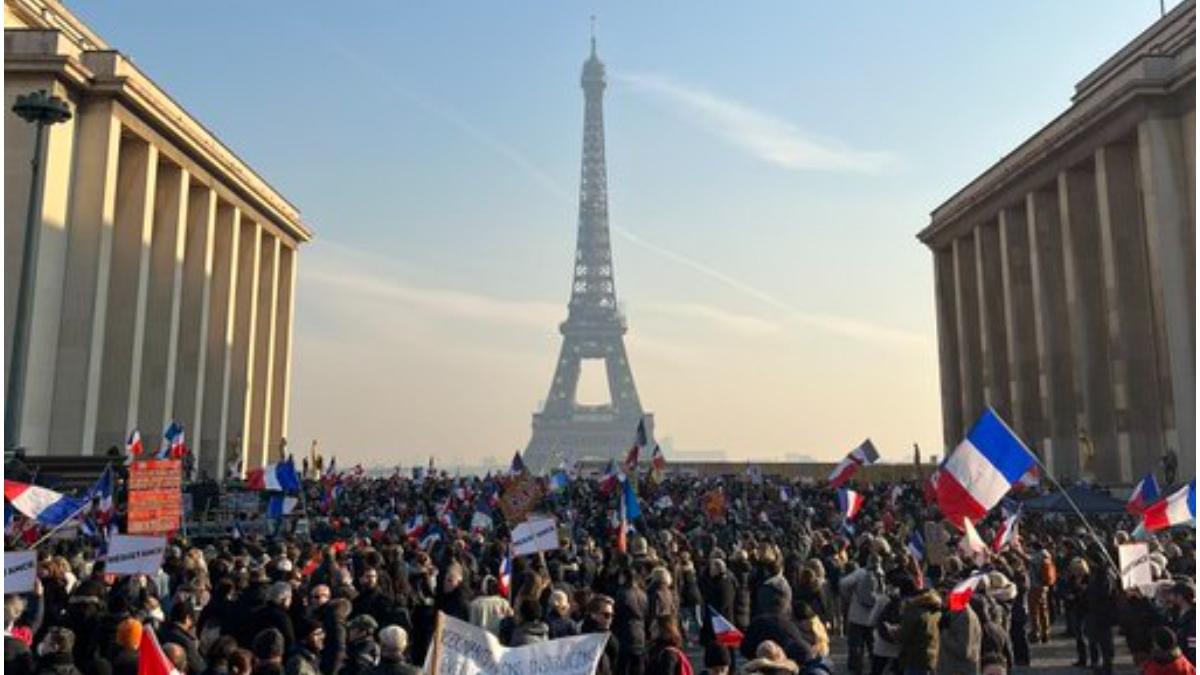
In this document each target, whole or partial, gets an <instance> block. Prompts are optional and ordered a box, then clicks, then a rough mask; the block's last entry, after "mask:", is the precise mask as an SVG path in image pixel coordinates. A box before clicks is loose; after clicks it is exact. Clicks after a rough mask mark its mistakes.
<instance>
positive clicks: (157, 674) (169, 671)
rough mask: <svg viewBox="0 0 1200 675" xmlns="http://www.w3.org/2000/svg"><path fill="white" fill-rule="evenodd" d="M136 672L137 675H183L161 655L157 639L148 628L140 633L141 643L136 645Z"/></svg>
mask: <svg viewBox="0 0 1200 675" xmlns="http://www.w3.org/2000/svg"><path fill="white" fill-rule="evenodd" d="M137 672H138V675H183V674H182V673H180V672H179V671H178V670H176V669H175V666H173V665H172V664H171V661H170V659H168V658H167V655H166V654H164V653H163V650H162V647H161V646H160V645H159V644H158V638H157V637H155V636H154V631H152V630H150V629H149V628H147V629H146V630H143V631H142V641H141V642H140V643H139V644H138V668H137Z"/></svg>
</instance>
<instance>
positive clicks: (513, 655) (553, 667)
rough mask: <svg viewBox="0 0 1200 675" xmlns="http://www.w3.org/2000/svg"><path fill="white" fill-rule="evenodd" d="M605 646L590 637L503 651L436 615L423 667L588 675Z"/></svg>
mask: <svg viewBox="0 0 1200 675" xmlns="http://www.w3.org/2000/svg"><path fill="white" fill-rule="evenodd" d="M607 643H608V634H606V633H593V634H591V635H578V636H575V637H564V638H559V639H557V640H548V641H546V642H539V643H537V644H532V645H526V646H524V647H503V646H501V645H500V640H498V639H497V638H496V636H495V635H492V634H491V633H489V632H487V631H486V630H484V629H482V628H478V627H476V626H473V625H471V624H469V623H467V622H465V621H459V620H458V619H455V618H454V617H452V616H448V615H446V614H444V613H441V612H439V613H438V627H437V629H436V630H435V631H434V636H433V640H432V641H431V642H430V644H429V651H428V653H427V654H426V655H425V664H426V668H427V672H433V673H554V674H555V675H591V674H592V673H594V672H595V671H596V664H597V663H599V661H600V656H601V655H602V654H603V653H604V645H605V644H607Z"/></svg>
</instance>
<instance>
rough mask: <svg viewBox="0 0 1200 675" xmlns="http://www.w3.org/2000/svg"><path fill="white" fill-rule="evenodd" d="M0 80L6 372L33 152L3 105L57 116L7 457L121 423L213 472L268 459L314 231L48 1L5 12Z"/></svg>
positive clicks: (277, 436) (28, 0)
mask: <svg viewBox="0 0 1200 675" xmlns="http://www.w3.org/2000/svg"><path fill="white" fill-rule="evenodd" d="M4 75H5V79H4V106H5V118H4V124H5V128H4V133H5V140H4V143H5V153H4V193H5V194H4V254H5V259H4V275H5V277H4V312H5V313H4V319H5V321H4V339H5V359H6V365H7V361H8V359H9V354H10V351H11V347H12V341H13V335H14V321H15V319H14V317H15V313H16V306H17V294H18V287H19V280H20V278H21V272H22V258H23V255H22V249H23V244H24V239H25V237H24V232H25V227H26V219H27V209H28V206H29V202H28V195H29V193H30V177H31V175H32V171H31V168H30V167H31V158H32V157H33V153H34V151H35V148H34V142H35V140H34V139H35V131H34V127H35V125H34V124H31V123H29V122H27V121H25V120H24V119H22V118H21V117H19V116H18V115H16V114H14V113H13V111H12V108H13V105H14V102H15V101H16V98H17V96H20V95H24V94H28V93H30V92H36V91H38V90H46V92H47V93H49V94H53V95H55V96H58V97H59V98H61V99H62V100H64V101H66V102H67V104H68V105H69V107H70V110H71V112H72V117H71V119H70V120H69V121H67V122H65V123H61V124H54V125H52V126H49V127H47V128H46V129H45V139H44V141H43V143H42V147H41V149H40V153H41V155H40V157H41V161H42V171H41V177H42V180H41V181H40V183H41V184H40V185H38V186H37V188H36V191H35V194H36V198H35V205H34V206H35V208H34V209H33V210H32V213H33V215H34V218H33V222H34V226H35V227H36V232H37V237H36V238H35V240H36V242H37V251H36V255H35V256H34V259H35V260H36V263H35V265H34V267H33V269H34V276H33V283H32V284H30V287H31V289H32V290H31V293H32V295H31V301H30V304H29V308H30V309H29V314H28V316H29V324H28V325H29V339H28V349H27V356H26V359H27V360H26V362H25V363H26V372H27V375H26V377H25V386H24V394H23V396H22V397H21V401H20V403H21V405H20V414H19V419H18V424H17V425H16V426H17V430H18V431H19V433H18V435H17V437H16V444H17V445H19V446H21V447H23V448H25V451H26V452H27V453H28V454H29V455H59V456H69V455H76V456H78V455H96V454H101V453H104V452H105V451H106V450H107V449H108V448H110V447H111V446H118V447H121V448H123V447H124V442H125V438H126V436H127V434H128V433H129V431H130V430H131V429H134V428H136V429H140V431H141V434H142V438H143V442H144V444H145V445H146V447H147V448H155V447H157V446H158V443H159V441H160V438H161V434H162V430H163V428H164V426H165V424H166V423H167V422H168V421H170V420H178V421H179V422H181V423H182V424H183V425H184V427H185V433H186V436H187V442H188V444H189V446H190V447H191V448H192V450H193V452H195V454H196V461H197V467H198V468H199V469H201V470H202V471H204V472H205V473H207V475H209V476H214V477H221V476H223V475H224V468H225V467H226V466H227V464H228V463H230V462H231V461H232V460H233V459H236V457H237V456H239V455H240V456H241V457H242V458H243V459H244V464H245V466H246V467H247V468H249V467H254V466H257V465H260V464H262V463H263V462H264V461H267V460H268V459H270V458H273V457H274V456H275V454H276V453H278V452H279V450H280V444H281V439H283V438H285V437H286V435H287V428H288V387H289V383H290V382H289V381H290V373H291V360H292V324H293V309H294V307H295V285H296V265H297V259H296V256H297V252H298V249H299V246H300V244H302V243H304V242H307V241H309V239H310V238H311V237H312V233H311V231H310V229H309V228H308V227H307V226H306V225H305V224H304V222H302V220H301V218H300V213H299V212H298V210H297V209H296V207H295V206H293V205H292V204H290V203H289V202H288V201H287V200H286V199H285V198H284V197H283V196H282V195H280V194H279V193H278V192H277V191H276V190H275V189H274V188H273V187H271V185H270V184H268V183H267V181H266V180H264V179H263V178H262V177H261V176H259V175H258V174H257V173H255V171H254V170H253V169H251V168H250V167H249V166H247V164H246V163H245V162H244V161H242V160H241V159H240V158H239V157H238V156H237V155H236V154H234V153H233V151H231V150H230V149H229V148H227V147H226V146H225V145H223V144H222V143H221V141H220V139H218V138H217V137H216V136H214V135H213V133H212V132H211V131H209V130H208V129H206V128H205V127H204V126H203V124H202V123H201V122H200V121H198V120H196V119H194V118H193V117H192V116H191V115H189V114H188V113H187V111H185V110H184V109H183V108H182V107H180V105H179V104H178V103H176V102H175V101H174V100H173V99H172V98H171V97H170V95H169V94H168V93H167V92H166V91H164V90H163V89H162V88H160V87H159V86H158V85H157V84H155V82H154V81H152V80H151V79H150V77H149V76H148V75H147V74H146V73H144V72H142V71H141V70H140V69H139V68H138V67H137V66H136V65H134V63H133V62H132V61H131V60H130V59H129V58H128V57H126V56H125V55H124V54H122V53H121V52H119V51H117V50H116V49H115V48H114V47H112V46H110V45H109V44H107V43H106V42H105V41H104V40H103V39H102V38H101V37H100V36H98V35H96V34H95V33H94V32H93V31H92V30H91V29H90V28H89V27H88V26H86V25H85V24H84V23H83V22H82V21H80V20H79V18H78V17H76V16H74V15H73V14H72V13H71V12H70V11H69V10H68V9H67V8H66V7H64V6H63V5H62V4H61V3H60V2H57V1H55V0H5V3H4ZM213 77H219V74H218V73H213ZM230 104H235V102H233V101H231V102H230ZM6 372H7V368H6Z"/></svg>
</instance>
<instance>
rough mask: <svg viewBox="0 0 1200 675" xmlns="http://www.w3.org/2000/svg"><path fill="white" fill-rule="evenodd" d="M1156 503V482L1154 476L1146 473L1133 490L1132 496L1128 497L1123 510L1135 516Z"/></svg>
mask: <svg viewBox="0 0 1200 675" xmlns="http://www.w3.org/2000/svg"><path fill="white" fill-rule="evenodd" d="M1156 501H1158V480H1157V479H1155V478H1154V474H1152V473H1148V474H1146V477H1145V478H1143V479H1142V480H1141V481H1140V482H1139V483H1138V484H1137V487H1135V488H1134V489H1133V494H1131V495H1129V501H1128V502H1126V504H1125V510H1126V511H1128V512H1130V513H1132V514H1133V515H1135V516H1136V515H1138V514H1139V513H1141V512H1143V511H1145V510H1146V507H1147V506H1149V505H1151V504H1153V503H1154V502H1156Z"/></svg>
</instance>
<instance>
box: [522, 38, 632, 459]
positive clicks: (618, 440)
mask: <svg viewBox="0 0 1200 675" xmlns="http://www.w3.org/2000/svg"><path fill="white" fill-rule="evenodd" d="M580 80H581V81H580V83H581V85H582V87H583V94H584V112H583V169H582V173H581V177H580V182H579V230H578V235H577V236H578V239H577V242H576V247H575V274H574V281H573V283H572V285H571V302H570V304H569V305H568V313H567V320H566V321H564V322H563V323H562V324H560V325H559V331H560V332H561V333H562V335H563V342H562V350H561V352H560V353H559V356H558V364H557V366H556V367H555V370H554V379H553V380H551V382H550V394H549V396H547V398H546V402H545V405H544V406H543V408H542V410H541V412H536V413H534V414H533V435H532V437H531V438H530V439H529V445H528V446H527V447H526V449H525V456H524V459H525V463H526V464H527V465H529V466H530V467H532V468H544V467H548V466H550V465H552V464H556V463H558V462H559V461H562V460H579V459H608V458H610V457H614V456H617V455H618V454H622V453H624V452H625V451H627V450H628V449H629V448H630V446H631V445H632V443H633V441H634V437H635V435H636V431H637V426H638V423H639V422H640V421H642V420H643V419H644V420H645V425H646V437H647V439H653V438H654V416H653V415H652V414H647V413H645V412H644V411H643V410H642V403H641V400H640V399H639V398H638V394H637V388H636V387H635V386H634V383H633V371H632V370H630V368H629V357H628V355H627V354H626V351H625V340H624V335H625V331H626V324H625V317H624V316H622V314H621V312H620V310H619V308H618V307H617V293H616V286H615V284H614V281H613V261H612V245H611V242H610V239H609V230H608V174H607V169H606V167H605V161H604V87H605V76H604V64H603V63H601V61H600V59H599V58H597V56H596V38H595V36H593V37H592V53H591V56H590V57H589V58H588V60H587V61H585V62H584V64H583V76H582V77H581V78H580ZM585 359H603V360H604V365H605V371H606V373H607V380H608V390H609V396H610V400H609V402H608V403H606V404H603V405H583V404H580V403H579V401H578V399H577V395H576V392H577V390H578V386H579V375H580V371H581V368H582V364H583V361H584V360H585ZM651 445H653V441H651Z"/></svg>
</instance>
